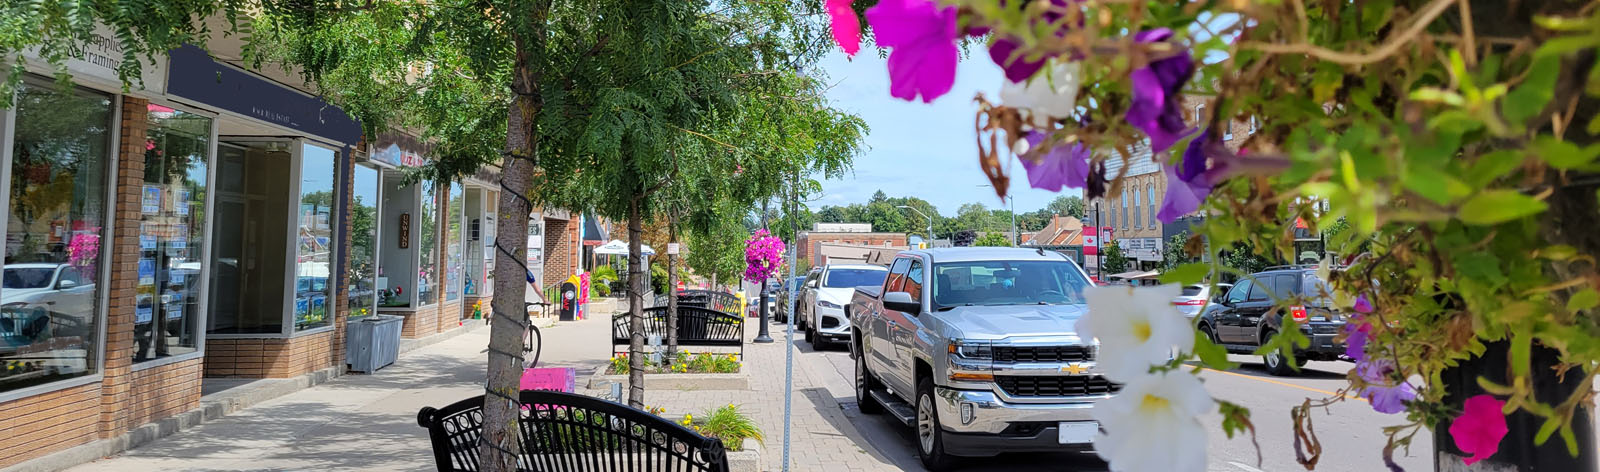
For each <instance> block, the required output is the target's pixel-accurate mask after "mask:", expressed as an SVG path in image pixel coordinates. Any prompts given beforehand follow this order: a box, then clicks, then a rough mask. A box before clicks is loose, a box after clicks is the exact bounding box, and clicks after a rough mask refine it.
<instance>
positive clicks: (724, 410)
mask: <svg viewBox="0 0 1600 472" xmlns="http://www.w3.org/2000/svg"><path fill="white" fill-rule="evenodd" d="M702 418H703V419H701V420H699V421H696V420H695V418H694V415H690V414H685V415H683V419H682V420H679V421H678V424H681V425H684V426H687V427H689V429H693V430H694V431H695V432H696V433H700V435H702V436H705V437H708V438H717V439H720V440H722V446H723V447H726V448H727V449H728V450H730V451H737V450H739V449H741V448H742V447H743V446H744V440H745V438H750V439H754V440H757V441H763V440H765V439H766V438H765V437H764V436H763V435H762V434H761V427H760V426H756V423H755V421H754V420H751V419H750V417H749V416H748V415H745V414H744V412H743V411H740V410H739V407H738V406H735V405H734V404H732V403H729V404H727V405H725V406H721V407H718V408H717V409H715V410H711V411H709V412H706V414H705V415H704V416H703V417H702Z"/></svg>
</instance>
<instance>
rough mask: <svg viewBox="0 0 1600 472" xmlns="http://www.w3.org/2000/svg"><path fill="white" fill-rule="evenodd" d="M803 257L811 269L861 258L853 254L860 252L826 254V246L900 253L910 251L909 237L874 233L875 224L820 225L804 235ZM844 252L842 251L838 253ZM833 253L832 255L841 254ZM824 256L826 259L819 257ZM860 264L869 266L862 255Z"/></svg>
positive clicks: (899, 234)
mask: <svg viewBox="0 0 1600 472" xmlns="http://www.w3.org/2000/svg"><path fill="white" fill-rule="evenodd" d="M799 239H800V241H799V243H800V246H799V247H800V249H799V251H800V253H799V254H797V255H796V257H798V258H800V259H801V260H804V261H806V264H807V265H809V266H811V267H817V266H819V265H822V264H827V261H826V259H827V257H825V256H830V255H831V256H833V257H841V256H845V257H857V256H850V255H849V254H856V253H857V252H860V251H859V250H857V251H856V252H850V253H848V254H846V253H836V252H828V253H824V252H823V251H822V245H824V244H827V245H829V246H837V247H841V248H843V247H854V248H858V249H859V248H874V249H896V250H904V249H906V248H908V247H910V245H909V243H908V241H907V237H906V233H879V232H874V231H872V224H871V223H817V224H816V225H814V226H812V229H811V231H801V232H800V237H799ZM838 250H842V249H838ZM838 250H832V251H838ZM819 256H824V257H819ZM858 256H859V257H860V260H859V261H858V262H866V253H860V254H859V255H858Z"/></svg>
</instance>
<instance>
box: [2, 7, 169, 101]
mask: <svg viewBox="0 0 1600 472" xmlns="http://www.w3.org/2000/svg"><path fill="white" fill-rule="evenodd" d="M22 58H23V59H25V60H26V61H27V63H28V66H29V67H30V68H31V69H34V70H35V71H36V72H41V73H46V74H49V73H53V72H54V67H53V66H51V65H50V63H49V61H47V60H45V58H43V57H41V56H40V55H39V48H37V47H33V48H28V49H25V50H23V51H22ZM62 62H63V63H64V65H65V66H66V67H67V72H70V73H71V74H72V76H73V78H74V80H77V81H80V82H89V83H93V84H96V85H99V86H100V87H102V88H106V89H109V91H120V90H121V89H122V79H121V78H119V77H118V76H117V69H118V68H120V67H122V43H121V42H119V41H117V36H116V34H115V33H114V32H113V31H112V30H111V27H109V26H106V25H103V24H100V23H98V22H96V23H95V25H94V32H93V33H92V34H91V35H90V36H89V40H88V41H85V42H82V43H78V44H75V45H73V46H71V47H69V48H68V49H67V51H66V58H65V60H64V61H62ZM139 66H140V67H139V69H140V70H139V72H140V74H139V75H140V76H139V77H135V78H133V83H131V84H128V87H129V88H130V89H132V90H135V91H138V90H162V89H164V88H166V87H165V81H166V79H167V61H166V58H161V57H158V58H157V60H156V61H154V62H151V61H150V60H149V59H148V58H144V57H141V58H140V64H139Z"/></svg>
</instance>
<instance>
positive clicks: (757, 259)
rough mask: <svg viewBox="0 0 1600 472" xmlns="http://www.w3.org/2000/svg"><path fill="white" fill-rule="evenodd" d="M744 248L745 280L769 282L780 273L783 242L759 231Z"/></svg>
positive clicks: (765, 231)
mask: <svg viewBox="0 0 1600 472" xmlns="http://www.w3.org/2000/svg"><path fill="white" fill-rule="evenodd" d="M744 246H745V247H744V260H745V269H744V278H745V280H752V281H761V280H767V279H768V278H771V277H772V276H773V275H775V274H777V273H778V266H779V265H780V264H781V263H782V262H783V248H784V246H783V240H781V239H778V237H777V236H772V235H771V234H768V233H767V230H764V229H758V230H756V232H755V234H752V235H750V239H749V240H746V241H745V243H744Z"/></svg>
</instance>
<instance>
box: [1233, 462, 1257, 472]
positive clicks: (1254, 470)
mask: <svg viewBox="0 0 1600 472" xmlns="http://www.w3.org/2000/svg"><path fill="white" fill-rule="evenodd" d="M1228 463H1229V464H1233V466H1234V467H1238V468H1239V470H1242V471H1244V472H1265V471H1263V470H1261V469H1257V468H1255V467H1250V466H1248V465H1245V464H1242V463H1240V462H1238V461H1228Z"/></svg>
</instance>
